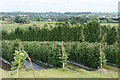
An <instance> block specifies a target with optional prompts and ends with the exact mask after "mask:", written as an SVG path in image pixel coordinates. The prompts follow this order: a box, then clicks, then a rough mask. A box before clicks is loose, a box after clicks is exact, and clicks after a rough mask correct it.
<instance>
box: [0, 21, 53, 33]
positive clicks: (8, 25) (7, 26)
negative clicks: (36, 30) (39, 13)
mask: <svg viewBox="0 0 120 80" xmlns="http://www.w3.org/2000/svg"><path fill="white" fill-rule="evenodd" d="M0 23H1V24H2V30H7V31H8V32H9V31H11V30H14V29H15V28H18V27H21V28H27V27H29V26H31V27H33V26H34V25H35V26H38V27H40V28H42V27H43V26H44V24H48V25H49V24H50V25H52V26H54V23H55V22H39V21H32V22H31V23H29V24H19V23H10V22H7V21H0Z"/></svg>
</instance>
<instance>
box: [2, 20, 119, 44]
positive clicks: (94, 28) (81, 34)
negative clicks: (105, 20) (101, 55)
mask: <svg viewBox="0 0 120 80" xmlns="http://www.w3.org/2000/svg"><path fill="white" fill-rule="evenodd" d="M2 39H3V40H15V39H21V40H22V41H79V42H84V41H87V42H100V41H102V42H107V43H108V44H114V43H115V42H116V41H117V40H118V35H117V28H116V27H110V26H100V23H99V22H97V21H96V20H92V21H90V22H87V24H86V25H85V26H83V25H81V24H80V23H76V24H74V25H72V24H71V23H69V22H63V23H56V25H55V27H51V28H48V26H47V25H46V26H44V28H39V27H35V26H34V27H28V28H26V29H22V28H16V29H15V31H12V32H10V33H8V32H7V31H2Z"/></svg>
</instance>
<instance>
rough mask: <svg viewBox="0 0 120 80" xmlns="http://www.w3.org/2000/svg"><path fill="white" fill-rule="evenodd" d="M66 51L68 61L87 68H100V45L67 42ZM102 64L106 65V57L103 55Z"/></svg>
mask: <svg viewBox="0 0 120 80" xmlns="http://www.w3.org/2000/svg"><path fill="white" fill-rule="evenodd" d="M66 50H67V53H68V54H69V56H68V59H69V60H71V61H75V62H78V63H82V64H84V65H86V66H90V67H93V68H98V67H99V66H100V45H99V44H98V43H87V42H83V43H80V42H71V43H70V42H67V43H66ZM102 56H103V58H102V62H103V65H104V63H105V55H104V53H102Z"/></svg>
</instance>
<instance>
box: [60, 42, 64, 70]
mask: <svg viewBox="0 0 120 80" xmlns="http://www.w3.org/2000/svg"><path fill="white" fill-rule="evenodd" d="M61 47H62V58H63V59H64V52H63V51H64V50H63V49H64V47H63V41H62V45H61ZM62 67H63V68H64V67H65V64H64V60H63V63H62Z"/></svg>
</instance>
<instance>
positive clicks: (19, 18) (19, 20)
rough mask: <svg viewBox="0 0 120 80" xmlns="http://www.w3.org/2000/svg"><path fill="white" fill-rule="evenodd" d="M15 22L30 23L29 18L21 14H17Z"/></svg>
mask: <svg viewBox="0 0 120 80" xmlns="http://www.w3.org/2000/svg"><path fill="white" fill-rule="evenodd" d="M14 22H16V23H25V24H27V23H29V20H28V19H26V18H22V17H20V16H16V17H15V19H14Z"/></svg>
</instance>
